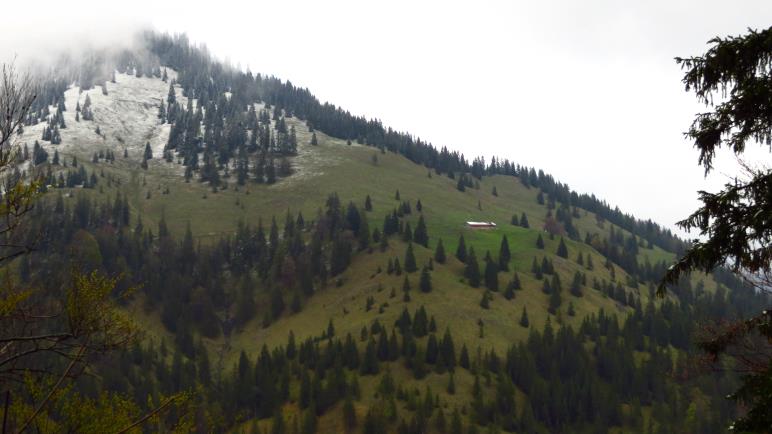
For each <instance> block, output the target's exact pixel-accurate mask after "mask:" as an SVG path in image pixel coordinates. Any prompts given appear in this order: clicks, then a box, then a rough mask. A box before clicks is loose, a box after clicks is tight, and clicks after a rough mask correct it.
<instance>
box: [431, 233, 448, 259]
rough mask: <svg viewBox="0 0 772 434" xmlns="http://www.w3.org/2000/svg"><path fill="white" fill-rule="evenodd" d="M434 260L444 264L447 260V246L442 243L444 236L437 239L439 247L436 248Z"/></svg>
mask: <svg viewBox="0 0 772 434" xmlns="http://www.w3.org/2000/svg"><path fill="white" fill-rule="evenodd" d="M434 260H435V261H437V262H438V263H440V264H444V263H445V261H446V260H447V258H446V257H445V246H443V245H442V238H440V239H439V240H437V248H435V249H434Z"/></svg>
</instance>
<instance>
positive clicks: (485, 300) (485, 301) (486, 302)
mask: <svg viewBox="0 0 772 434" xmlns="http://www.w3.org/2000/svg"><path fill="white" fill-rule="evenodd" d="M490 299H491V293H490V292H489V291H487V290H486V291H485V292H483V295H482V299H480V307H481V308H483V309H490V307H491V305H490Z"/></svg>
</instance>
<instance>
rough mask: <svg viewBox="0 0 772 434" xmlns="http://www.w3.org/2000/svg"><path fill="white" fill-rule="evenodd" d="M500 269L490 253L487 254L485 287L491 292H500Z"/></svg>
mask: <svg viewBox="0 0 772 434" xmlns="http://www.w3.org/2000/svg"><path fill="white" fill-rule="evenodd" d="M498 272H499V267H498V266H497V265H496V263H495V262H493V259H492V258H491V255H490V252H487V253H486V254H485V287H486V288H488V289H489V290H491V291H498V290H499V275H498Z"/></svg>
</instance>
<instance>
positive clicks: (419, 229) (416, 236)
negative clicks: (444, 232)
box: [413, 215, 429, 247]
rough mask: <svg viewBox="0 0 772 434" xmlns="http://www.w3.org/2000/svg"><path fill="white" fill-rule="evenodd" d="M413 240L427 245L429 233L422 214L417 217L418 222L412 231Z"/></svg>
mask: <svg viewBox="0 0 772 434" xmlns="http://www.w3.org/2000/svg"><path fill="white" fill-rule="evenodd" d="M413 241H415V242H416V243H418V244H420V245H422V246H424V247H429V233H428V232H427V230H426V222H425V221H424V216H423V215H421V216H420V217H419V218H418V224H417V225H416V227H415V232H414V233H413Z"/></svg>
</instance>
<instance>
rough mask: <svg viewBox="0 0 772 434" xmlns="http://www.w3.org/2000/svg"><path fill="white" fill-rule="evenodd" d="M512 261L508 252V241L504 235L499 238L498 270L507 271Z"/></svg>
mask: <svg viewBox="0 0 772 434" xmlns="http://www.w3.org/2000/svg"><path fill="white" fill-rule="evenodd" d="M511 259H512V253H511V252H510V251H509V241H508V240H507V236H506V234H505V235H504V236H503V237H502V238H501V246H500V247H499V270H501V271H509V261H510V260H511Z"/></svg>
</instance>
